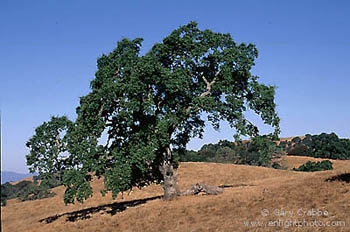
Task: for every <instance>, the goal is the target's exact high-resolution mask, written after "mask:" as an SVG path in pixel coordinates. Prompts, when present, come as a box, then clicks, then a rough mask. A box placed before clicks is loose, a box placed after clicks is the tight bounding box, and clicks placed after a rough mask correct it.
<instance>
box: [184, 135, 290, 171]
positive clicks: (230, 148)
mask: <svg viewBox="0 0 350 232" xmlns="http://www.w3.org/2000/svg"><path fill="white" fill-rule="evenodd" d="M282 153H283V150H282V149H281V148H280V147H279V146H277V145H276V143H274V142H273V141H272V140H271V139H270V138H269V137H267V136H258V137H255V138H253V139H252V141H251V142H248V143H242V142H240V143H236V144H235V143H233V142H229V141H227V140H221V141H219V143H217V144H205V145H203V146H202V148H201V149H200V150H199V151H198V152H196V151H186V152H185V153H184V155H182V156H180V161H182V162H190V161H191V162H216V163H234V164H245V165H255V166H266V167H271V165H272V164H271V160H272V158H278V157H280V156H281V154H282Z"/></svg>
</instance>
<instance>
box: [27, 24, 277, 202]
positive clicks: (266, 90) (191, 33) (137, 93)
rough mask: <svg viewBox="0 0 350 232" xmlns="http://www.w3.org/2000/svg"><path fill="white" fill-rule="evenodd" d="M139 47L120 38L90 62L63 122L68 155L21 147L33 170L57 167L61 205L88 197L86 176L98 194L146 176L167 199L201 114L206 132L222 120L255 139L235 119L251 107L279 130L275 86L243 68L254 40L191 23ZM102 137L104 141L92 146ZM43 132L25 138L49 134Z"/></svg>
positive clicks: (199, 129)
mask: <svg viewBox="0 0 350 232" xmlns="http://www.w3.org/2000/svg"><path fill="white" fill-rule="evenodd" d="M141 45H142V39H141V38H136V39H134V40H129V39H123V40H121V41H120V42H118V44H117V47H116V48H115V49H114V50H113V51H112V52H111V53H109V54H107V55H102V56H101V57H100V58H99V59H98V60H97V72H96V74H95V79H94V80H92V81H91V92H90V93H88V94H87V95H86V96H83V97H81V98H80V105H79V106H78V107H77V110H76V113H77V119H76V120H75V122H74V125H72V126H67V127H64V128H68V131H67V134H66V136H64V137H63V139H62V143H63V144H64V143H66V145H67V146H64V148H65V149H67V150H64V151H68V152H69V154H70V156H69V159H66V160H68V161H69V162H68V161H67V162H65V163H64V164H63V166H62V165H61V160H62V159H58V161H57V162H56V161H54V162H53V161H52V159H53V158H55V157H56V156H57V150H59V149H56V150H52V152H50V151H47V152H48V153H49V154H51V155H49V156H46V157H47V158H46V157H45V156H44V154H42V152H41V149H43V148H42V146H43V144H40V143H39V144H38V146H37V147H36V146H33V145H32V143H30V144H29V147H30V149H31V153H30V154H32V156H29V157H28V158H29V160H30V162H29V164H30V165H32V169H33V170H34V169H39V172H51V171H52V169H55V164H57V167H64V176H63V183H64V185H65V186H66V192H65V198H64V200H65V202H66V203H74V200H75V199H77V200H78V201H80V202H82V201H83V200H85V199H87V198H88V197H90V196H91V195H92V189H91V186H90V182H89V181H90V180H91V177H92V175H96V176H97V177H101V176H103V177H104V184H105V189H104V190H103V191H102V193H105V192H106V191H112V195H113V197H116V196H117V194H118V193H119V192H122V191H126V190H129V189H131V188H132V187H135V186H136V187H143V186H145V185H148V184H151V183H154V182H156V183H162V185H163V188H164V191H165V197H166V198H168V196H169V198H170V197H172V196H175V195H176V194H177V193H178V190H177V185H176V173H175V169H176V168H177V166H178V160H179V157H180V155H181V154H183V153H184V152H185V148H186V145H187V143H188V142H189V140H190V139H191V138H193V137H200V138H201V137H202V134H203V131H204V127H205V121H206V120H208V121H209V122H210V123H211V124H212V125H213V126H214V128H215V129H218V128H219V123H220V121H222V120H225V121H227V122H228V123H229V125H230V126H231V127H233V128H235V129H236V131H237V136H239V135H247V136H256V135H257V134H258V128H257V127H256V126H255V125H253V124H252V123H251V122H249V121H248V120H247V119H246V118H245V117H244V112H245V111H246V110H247V109H248V108H250V109H251V110H252V111H254V112H255V113H256V114H258V115H260V117H261V118H262V120H263V122H264V123H266V124H269V125H271V126H272V127H273V128H274V129H275V131H274V135H275V136H277V135H278V133H279V118H278V116H277V114H276V112H275V106H276V105H275V102H274V94H275V87H274V86H267V85H264V84H261V83H259V82H258V77H257V76H254V75H252V74H251V72H250V70H251V68H252V67H253V65H254V60H255V59H256V58H257V56H258V51H257V49H256V47H255V45H253V44H245V43H241V44H237V43H236V42H234V41H233V39H232V37H231V35H230V34H222V33H216V32H213V31H211V30H200V29H199V28H198V27H197V24H196V23H195V22H191V23H189V24H187V25H184V26H181V27H180V28H178V29H176V30H174V31H173V32H172V33H170V35H169V36H167V37H165V38H164V39H163V41H162V42H160V43H156V44H155V45H154V46H153V47H152V48H151V49H150V51H148V52H147V53H145V54H144V55H141V54H140V49H141ZM203 113H205V115H207V119H205V118H204V117H203V115H204V114H203ZM51 124H52V123H48V124H46V125H51ZM48 130H49V128H48ZM56 132H57V128H56V130H54V132H52V133H51V134H52V136H53V137H52V138H54V137H55V136H56V138H57V133H56ZM39 133H41V131H40V130H38V131H36V134H39ZM103 135H106V138H107V139H106V141H105V142H103V143H99V141H100V138H101V137H103ZM43 136H44V135H42V136H41V135H39V136H38V135H35V136H34V137H38V138H37V139H32V140H33V141H36V140H39V141H41V139H43V140H47V139H48V138H42V137H43ZM48 141H51V140H50V139H48ZM33 144H36V143H33ZM50 144H51V143H50ZM49 149H54V140H53V141H52V144H51V146H50V147H49ZM55 151H56V152H55ZM59 151H61V150H59ZM43 152H45V150H44V149H43Z"/></svg>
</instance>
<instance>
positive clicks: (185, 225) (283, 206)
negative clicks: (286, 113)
mask: <svg viewBox="0 0 350 232" xmlns="http://www.w3.org/2000/svg"><path fill="white" fill-rule="evenodd" d="M307 160H319V159H314V158H310V157H297V156H294V157H292V156H290V157H286V165H287V166H288V167H296V166H299V165H300V164H302V163H305V162H306V161H307ZM332 162H333V163H334V167H335V169H334V170H332V171H324V172H317V173H300V172H293V171H285V170H275V169H269V168H263V167H252V166H240V165H231V164H213V163H182V164H181V165H180V168H179V170H178V172H179V184H180V187H181V189H185V188H187V187H189V186H191V185H192V184H194V183H196V182H202V183H206V184H209V185H223V184H227V185H240V184H245V185H248V186H240V187H234V188H225V191H224V193H223V194H221V195H215V196H187V197H180V198H178V199H175V200H172V201H170V202H166V201H164V200H162V199H153V200H149V201H147V202H143V203H142V202H141V203H140V202H133V203H135V206H133V207H129V208H127V207H126V208H125V210H123V211H120V212H118V209H117V208H120V207H121V206H122V205H121V204H119V203H123V202H124V203H125V202H130V201H133V200H141V199H147V198H152V197H156V196H160V195H162V189H161V187H160V186H156V185H152V186H149V187H147V188H144V189H142V190H138V189H137V190H134V191H133V192H132V193H131V194H130V195H124V199H121V197H118V198H117V199H116V200H112V198H111V196H110V195H107V196H106V197H102V196H101V194H99V193H98V189H99V188H101V186H102V181H101V180H94V181H93V188H94V191H95V192H96V194H95V195H94V196H93V197H92V198H91V199H89V200H88V201H86V202H85V203H84V204H75V205H69V206H65V205H64V204H63V193H64V188H63V187H58V188H55V189H54V191H55V192H56V193H57V195H56V196H55V197H53V198H48V199H42V200H36V201H28V202H18V201H17V200H10V201H8V205H7V206H6V207H2V208H1V212H2V227H3V231H5V232H16V231H20V232H22V231H32V232H46V231H64V232H70V231H86V232H95V231H96V232H98V231H160V232H163V231H185V232H187V231H198V232H199V231H230V232H231V231H239V232H240V231H350V219H349V218H350V183H347V182H343V181H333V182H328V181H326V179H327V178H330V177H333V176H335V175H338V174H342V173H350V161H332ZM137 203H140V204H137ZM106 204H112V205H106ZM103 205H106V206H104V207H102V206H103ZM124 206H125V205H124ZM94 207H97V208H94ZM262 209H267V210H269V212H270V213H269V215H268V216H265V217H264V216H263V215H262V213H261V211H262ZM275 209H277V210H280V212H282V210H287V211H293V213H294V214H293V215H289V216H282V215H279V216H278V215H275V214H274V213H275V212H274V210H275ZM299 209H304V210H311V209H315V210H317V209H319V210H327V211H328V212H329V215H328V216H323V217H321V216H301V215H298V213H300V212H298V210H299ZM78 210H83V211H82V214H80V215H78V214H77V211H78ZM84 210H85V211H84ZM64 213H67V214H65V215H63V216H61V217H59V218H58V219H57V220H55V221H53V222H51V223H45V222H39V220H40V219H43V218H47V217H50V216H54V215H61V214H64ZM84 213H85V214H86V215H85V214H84ZM82 215H85V216H88V218H86V219H81V218H80V217H79V216H82ZM70 217H71V218H73V219H76V220H75V221H73V222H72V221H69V220H68V219H69V218H70ZM287 219H292V220H296V219H299V220H307V221H313V220H315V219H316V220H319V221H324V222H325V221H345V220H348V221H347V222H346V223H347V226H338V227H334V226H333V227H311V226H303V227H301V226H299V227H289V228H284V227H283V226H280V227H277V226H268V227H263V228H262V227H260V228H259V227H253V226H249V227H247V226H245V225H244V223H243V222H244V221H257V220H262V222H268V221H272V223H275V225H277V224H276V222H277V220H280V221H281V220H287Z"/></svg>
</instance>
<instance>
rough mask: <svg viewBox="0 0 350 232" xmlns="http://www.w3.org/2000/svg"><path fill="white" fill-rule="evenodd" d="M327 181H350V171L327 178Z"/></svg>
mask: <svg viewBox="0 0 350 232" xmlns="http://www.w3.org/2000/svg"><path fill="white" fill-rule="evenodd" d="M326 181H332V182H333V181H343V182H346V183H350V173H343V174H339V175H336V176H333V177H330V178H328V179H326Z"/></svg>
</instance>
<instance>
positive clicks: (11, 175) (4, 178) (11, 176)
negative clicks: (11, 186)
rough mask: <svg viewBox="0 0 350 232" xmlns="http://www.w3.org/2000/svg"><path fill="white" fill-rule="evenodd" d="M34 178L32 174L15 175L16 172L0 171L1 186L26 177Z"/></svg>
mask: <svg viewBox="0 0 350 232" xmlns="http://www.w3.org/2000/svg"><path fill="white" fill-rule="evenodd" d="M31 176H34V174H30V173H27V174H24V173H17V172H8V171H1V184H4V183H6V182H13V181H19V180H22V179H24V178H27V177H31Z"/></svg>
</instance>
